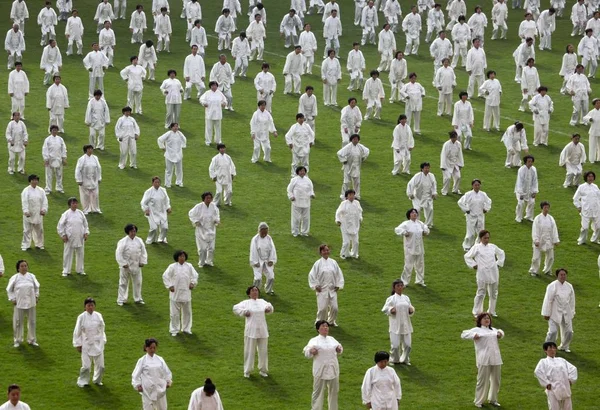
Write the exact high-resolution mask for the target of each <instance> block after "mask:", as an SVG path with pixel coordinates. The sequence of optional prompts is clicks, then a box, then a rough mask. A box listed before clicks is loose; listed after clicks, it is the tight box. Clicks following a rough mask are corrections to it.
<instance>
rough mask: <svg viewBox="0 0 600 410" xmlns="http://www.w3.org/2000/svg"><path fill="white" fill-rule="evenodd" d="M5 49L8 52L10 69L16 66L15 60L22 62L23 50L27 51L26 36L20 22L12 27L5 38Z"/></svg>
mask: <svg viewBox="0 0 600 410" xmlns="http://www.w3.org/2000/svg"><path fill="white" fill-rule="evenodd" d="M4 50H6V52H7V53H8V63H7V67H8V69H9V70H12V69H13V68H15V62H19V63H20V62H21V60H22V59H23V51H25V38H24V36H23V33H22V32H21V30H19V25H18V24H13V26H12V29H10V30H8V32H7V33H6V38H5V39H4Z"/></svg>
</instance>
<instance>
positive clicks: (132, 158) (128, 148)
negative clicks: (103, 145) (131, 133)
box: [119, 137, 137, 169]
mask: <svg viewBox="0 0 600 410" xmlns="http://www.w3.org/2000/svg"><path fill="white" fill-rule="evenodd" d="M119 148H120V149H121V155H120V156H119V168H121V169H123V168H125V164H126V162H127V155H129V166H130V167H137V161H136V157H137V141H136V139H135V138H133V137H127V138H123V141H119Z"/></svg>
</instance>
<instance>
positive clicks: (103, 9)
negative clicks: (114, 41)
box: [94, 2, 115, 23]
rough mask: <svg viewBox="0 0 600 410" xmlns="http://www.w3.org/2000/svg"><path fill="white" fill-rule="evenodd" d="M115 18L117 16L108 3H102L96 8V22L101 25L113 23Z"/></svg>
mask: <svg viewBox="0 0 600 410" xmlns="http://www.w3.org/2000/svg"><path fill="white" fill-rule="evenodd" d="M114 18H115V14H114V13H113V8H112V5H111V4H110V3H108V2H106V3H105V2H101V3H100V4H98V7H96V14H95V15H94V20H96V21H97V22H99V23H104V22H105V21H112V19H114Z"/></svg>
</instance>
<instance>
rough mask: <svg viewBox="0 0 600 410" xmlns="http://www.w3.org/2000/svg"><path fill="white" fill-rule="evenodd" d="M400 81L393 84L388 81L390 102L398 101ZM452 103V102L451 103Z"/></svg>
mask: <svg viewBox="0 0 600 410" xmlns="http://www.w3.org/2000/svg"><path fill="white" fill-rule="evenodd" d="M402 86H403V84H402V81H400V80H398V81H396V82H394V83H392V82H391V81H390V88H391V89H392V90H391V91H390V102H394V101H399V100H400V89H401V88H402ZM451 103H452V101H451Z"/></svg>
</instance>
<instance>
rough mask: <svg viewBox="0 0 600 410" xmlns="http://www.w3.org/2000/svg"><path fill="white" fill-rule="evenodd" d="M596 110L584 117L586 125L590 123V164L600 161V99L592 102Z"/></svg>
mask: <svg viewBox="0 0 600 410" xmlns="http://www.w3.org/2000/svg"><path fill="white" fill-rule="evenodd" d="M592 105H593V106H594V108H593V109H592V110H591V111H590V112H588V113H587V114H586V116H585V117H583V122H584V123H590V130H589V134H588V135H589V143H590V146H589V147H588V148H589V160H590V163H592V164H593V163H594V162H596V161H600V98H594V99H593V100H592Z"/></svg>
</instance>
